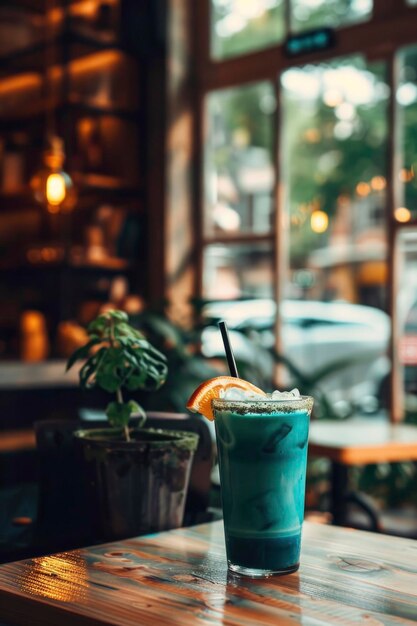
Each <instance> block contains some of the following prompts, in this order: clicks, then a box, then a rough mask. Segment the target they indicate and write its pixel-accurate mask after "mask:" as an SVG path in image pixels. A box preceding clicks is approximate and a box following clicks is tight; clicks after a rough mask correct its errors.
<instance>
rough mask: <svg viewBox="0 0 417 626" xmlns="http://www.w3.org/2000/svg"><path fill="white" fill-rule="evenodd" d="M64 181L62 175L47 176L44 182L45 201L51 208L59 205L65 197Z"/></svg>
mask: <svg viewBox="0 0 417 626" xmlns="http://www.w3.org/2000/svg"><path fill="white" fill-rule="evenodd" d="M66 193H67V192H66V187H65V179H64V177H63V176H62V174H56V173H55V174H49V176H48V178H47V180H46V199H47V201H48V204H51V205H52V206H58V205H60V204H61V203H62V202H63V201H64V200H65V196H66Z"/></svg>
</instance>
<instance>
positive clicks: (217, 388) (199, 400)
mask: <svg viewBox="0 0 417 626" xmlns="http://www.w3.org/2000/svg"><path fill="white" fill-rule="evenodd" d="M231 387H235V388H236V389H242V390H243V391H250V392H252V393H260V394H262V395H263V396H264V395H266V394H265V392H264V391H262V389H259V388H258V387H255V385H252V383H249V382H248V381H247V380H243V378H234V377H233V376H216V378H210V379H209V380H206V381H204V382H203V383H201V385H199V386H198V387H197V389H196V390H195V391H194V393H193V394H192V395H191V397H190V399H189V400H188V403H187V409H188V410H189V411H192V412H193V413H200V414H201V415H204V417H207V419H209V420H210V421H213V420H214V415H213V410H212V408H211V401H212V400H214V399H216V398H220V393H221V392H224V391H226V389H230V388H231Z"/></svg>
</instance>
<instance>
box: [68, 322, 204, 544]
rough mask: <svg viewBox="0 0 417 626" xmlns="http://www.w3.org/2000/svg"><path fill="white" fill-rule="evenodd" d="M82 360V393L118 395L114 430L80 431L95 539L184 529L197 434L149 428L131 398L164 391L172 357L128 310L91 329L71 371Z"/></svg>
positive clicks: (111, 411)
mask: <svg viewBox="0 0 417 626" xmlns="http://www.w3.org/2000/svg"><path fill="white" fill-rule="evenodd" d="M79 360H81V361H83V365H82V367H81V369H80V385H81V387H82V388H84V389H90V388H92V387H99V388H101V389H103V390H104V391H106V392H109V393H112V394H114V395H115V398H114V400H112V401H111V402H110V403H109V404H108V406H107V408H106V415H107V418H108V421H109V427H106V428H98V429H97V428H95V429H83V430H78V431H77V432H76V433H75V437H76V439H77V442H78V443H79V450H80V453H81V455H80V456H81V459H82V463H83V472H84V473H85V484H86V486H87V492H88V493H87V502H88V505H89V508H90V511H91V518H92V524H93V532H94V538H97V539H99V540H113V539H119V538H123V537H128V536H134V535H139V534H143V533H147V532H154V531H159V530H165V529H169V528H174V527H177V526H180V525H181V524H182V520H183V514H184V504H185V497H186V490H187V488H188V480H189V475H190V470H191V463H192V459H193V454H194V451H195V449H196V447H197V443H198V435H196V434H195V433H190V432H181V431H174V430H172V431H171V430H169V431H168V430H158V429H151V428H143V425H144V422H145V420H146V414H145V412H144V411H143V409H142V408H141V406H140V405H139V404H138V403H137V402H136V401H134V400H131V399H130V400H128V399H126V398H125V397H124V394H125V393H126V392H133V391H135V390H146V391H156V390H158V389H159V388H160V387H161V386H162V385H163V384H164V382H165V379H166V376H167V364H166V358H165V357H164V355H163V354H162V353H161V352H159V351H158V350H157V349H156V348H154V347H153V346H152V345H151V344H150V343H149V342H148V341H147V340H146V339H145V337H144V336H143V335H142V333H140V332H139V331H138V330H136V329H135V328H133V327H132V326H131V325H130V324H129V319H128V316H127V314H126V313H124V312H123V311H107V312H106V313H104V314H102V315H99V316H98V317H97V318H96V319H95V320H94V321H93V322H92V323H91V324H90V326H89V327H88V342H87V343H86V344H85V345H84V346H82V347H81V348H79V349H78V350H76V351H75V352H74V353H73V354H72V356H71V357H70V359H69V360H68V364H67V370H68V369H70V368H71V367H72V366H73V365H74V363H76V362H77V361H79ZM132 418H134V419H135V422H136V424H135V426H134V427H131V426H130V424H129V423H130V421H131V419H132Z"/></svg>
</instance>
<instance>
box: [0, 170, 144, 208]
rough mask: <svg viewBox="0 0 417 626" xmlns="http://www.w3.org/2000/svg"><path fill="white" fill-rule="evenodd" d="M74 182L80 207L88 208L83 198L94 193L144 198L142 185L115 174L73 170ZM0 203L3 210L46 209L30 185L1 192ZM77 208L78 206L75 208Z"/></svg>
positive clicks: (112, 197)
mask: <svg viewBox="0 0 417 626" xmlns="http://www.w3.org/2000/svg"><path fill="white" fill-rule="evenodd" d="M71 177H72V179H73V181H74V184H75V185H76V186H77V190H78V195H79V204H80V208H86V203H85V202H83V200H86V199H87V200H88V196H90V195H92V194H106V199H107V200H108V199H110V198H111V199H112V200H114V199H129V200H130V199H133V198H134V199H138V200H143V194H144V190H143V187H141V186H140V185H134V184H132V183H129V182H128V181H123V180H121V179H119V178H116V177H115V176H106V175H104V174H81V173H79V172H71ZM0 205H1V207H2V210H3V211H7V210H11V209H13V210H19V209H27V208H31V209H33V208H36V207H38V208H39V210H44V208H43V207H42V205H40V204H39V203H38V202H36V200H35V199H34V197H33V193H32V191H31V190H30V188H29V187H22V188H21V189H18V190H16V191H14V192H0ZM74 210H77V207H76V208H75V209H74Z"/></svg>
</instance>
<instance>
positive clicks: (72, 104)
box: [0, 81, 141, 131]
mask: <svg viewBox="0 0 417 626" xmlns="http://www.w3.org/2000/svg"><path fill="white" fill-rule="evenodd" d="M0 82H1V81H0ZM45 107H46V101H39V102H36V103H35V104H33V103H27V104H24V105H22V106H21V107H19V109H18V110H14V111H13V112H12V113H11V114H7V115H6V114H4V115H3V116H2V117H0V131H11V130H20V129H22V127H23V126H27V125H30V124H34V123H36V122H37V121H38V122H41V123H44V120H45ZM53 109H54V110H55V112H56V114H57V115H58V116H59V115H63V114H65V113H67V112H70V113H74V114H75V115H80V116H81V115H88V116H90V117H106V116H107V117H115V118H118V119H120V120H123V121H126V122H132V123H135V122H136V121H137V119H138V117H139V116H140V113H141V112H140V110H139V109H126V108H123V107H117V106H101V105H98V104H94V102H92V103H89V102H81V101H77V100H73V101H71V100H69V101H68V102H62V101H60V102H56V103H55V104H54V105H53Z"/></svg>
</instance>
